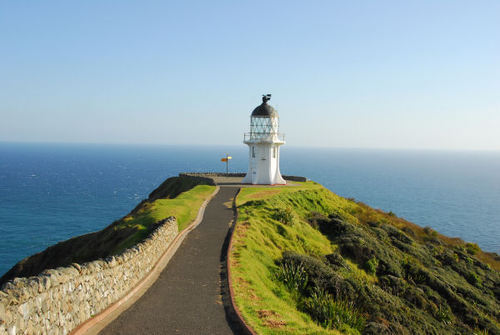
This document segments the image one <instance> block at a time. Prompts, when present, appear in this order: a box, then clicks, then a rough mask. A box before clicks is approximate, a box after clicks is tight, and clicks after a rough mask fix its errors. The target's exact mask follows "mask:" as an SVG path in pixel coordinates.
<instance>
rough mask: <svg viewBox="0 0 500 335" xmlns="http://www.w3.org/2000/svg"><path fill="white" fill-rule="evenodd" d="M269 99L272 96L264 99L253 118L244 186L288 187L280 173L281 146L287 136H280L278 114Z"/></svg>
mask: <svg viewBox="0 0 500 335" xmlns="http://www.w3.org/2000/svg"><path fill="white" fill-rule="evenodd" d="M270 99H271V94H267V95H264V96H262V104H260V105H259V106H257V108H255V109H254V110H253V112H252V115H251V116H250V132H249V133H245V136H244V141H243V142H244V143H245V144H247V145H248V149H249V152H248V173H247V175H246V176H245V178H243V183H247V184H267V185H276V184H286V181H285V179H283V177H281V173H280V146H281V145H283V144H285V135H284V134H280V133H279V115H278V112H277V111H276V110H275V109H274V108H273V107H271V106H270V105H268V104H267V102H268V101H269V100H270Z"/></svg>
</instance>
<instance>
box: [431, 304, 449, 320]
mask: <svg viewBox="0 0 500 335" xmlns="http://www.w3.org/2000/svg"><path fill="white" fill-rule="evenodd" d="M451 315H452V313H451V310H450V308H449V307H448V306H444V307H443V306H442V305H439V307H438V308H437V309H436V311H435V312H434V317H435V318H436V320H438V321H440V322H442V323H444V324H446V325H447V324H450V323H451Z"/></svg>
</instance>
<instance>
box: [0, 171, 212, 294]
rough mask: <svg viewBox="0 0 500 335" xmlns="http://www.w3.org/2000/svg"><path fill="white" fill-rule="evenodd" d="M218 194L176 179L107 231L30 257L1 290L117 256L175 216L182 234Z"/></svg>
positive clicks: (198, 181)
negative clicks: (14, 281) (13, 283)
mask: <svg viewBox="0 0 500 335" xmlns="http://www.w3.org/2000/svg"><path fill="white" fill-rule="evenodd" d="M214 190H215V186H212V185H207V182H206V181H204V180H203V179H201V178H189V177H173V178H169V179H167V180H166V181H165V182H164V183H163V184H162V185H160V187H158V188H157V189H156V190H154V191H153V192H152V193H151V195H150V196H149V198H148V199H146V200H144V201H142V202H141V203H140V204H139V205H138V206H137V207H136V208H135V209H134V210H133V211H132V212H131V213H130V214H128V215H127V216H125V217H123V218H122V219H120V220H118V221H115V222H113V223H112V224H111V225H109V226H108V227H106V228H104V229H103V230H100V231H97V232H94V233H90V234H86V235H82V236H77V237H74V238H71V239H69V240H67V241H63V242H60V243H57V244H55V245H53V246H50V247H49V248H47V249H46V250H44V251H42V252H40V253H38V254H35V255H32V256H29V257H27V258H25V259H23V260H22V261H20V262H19V263H17V264H16V265H15V266H14V267H13V268H12V269H10V270H9V271H8V272H7V273H6V274H5V275H4V276H3V277H2V278H0V286H1V285H2V284H3V283H5V282H6V281H8V280H10V279H12V278H15V277H29V276H33V275H36V274H38V273H40V272H42V271H43V270H45V269H53V268H57V267H59V266H67V265H69V264H71V263H85V262H89V261H92V260H96V259H99V258H105V257H107V256H111V255H116V254H118V253H120V252H121V251H123V250H125V249H126V248H129V247H131V246H133V245H135V244H137V243H138V242H140V241H142V240H143V239H145V238H146V237H147V236H148V235H149V234H150V233H151V231H152V230H154V229H155V223H156V222H158V221H161V220H164V219H166V218H168V217H169V216H175V217H176V218H177V222H178V225H179V231H180V230H182V229H184V228H185V227H186V226H187V225H188V224H189V223H190V222H191V221H193V220H194V218H195V217H196V214H197V212H198V209H199V208H200V206H201V204H202V203H203V201H204V200H205V199H207V198H208V197H209V196H210V194H212V192H213V191H214Z"/></svg>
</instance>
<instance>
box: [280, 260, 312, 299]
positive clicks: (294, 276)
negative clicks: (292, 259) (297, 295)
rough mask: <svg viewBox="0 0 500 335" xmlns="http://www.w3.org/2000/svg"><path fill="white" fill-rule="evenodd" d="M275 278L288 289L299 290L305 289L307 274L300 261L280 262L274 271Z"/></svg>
mask: <svg viewBox="0 0 500 335" xmlns="http://www.w3.org/2000/svg"><path fill="white" fill-rule="evenodd" d="M276 278H278V280H279V281H281V282H282V283H283V284H285V286H286V287H287V288H288V289H289V290H293V291H298V292H301V291H303V290H305V288H306V286H307V282H308V276H307V273H306V271H305V270H304V266H303V265H302V264H300V263H281V264H280V265H279V267H278V270H277V272H276Z"/></svg>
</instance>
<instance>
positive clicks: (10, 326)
mask: <svg viewBox="0 0 500 335" xmlns="http://www.w3.org/2000/svg"><path fill="white" fill-rule="evenodd" d="M177 234H178V228H177V221H176V219H175V218H174V217H170V218H167V219H165V220H163V221H160V222H158V227H157V228H156V229H155V230H154V231H153V232H152V233H151V234H150V236H149V237H148V238H147V239H145V240H144V241H143V242H141V243H139V244H137V245H136V246H134V247H132V248H130V249H127V250H125V251H124V252H123V253H121V254H120V255H117V256H112V257H108V258H106V259H104V260H96V261H93V262H89V263H84V264H81V265H80V264H76V263H74V264H72V265H71V266H69V267H60V268H57V269H51V270H46V271H44V272H42V273H41V274H40V275H38V276H34V277H29V278H15V279H14V280H12V281H10V282H7V283H6V284H5V285H4V286H3V287H2V290H0V335H3V334H9V335H13V334H68V333H69V332H70V331H71V330H72V329H74V328H76V327H77V326H78V325H79V324H81V323H82V322H84V321H86V320H88V319H89V318H91V317H93V316H95V315H97V314H99V313H100V312H101V311H103V310H104V309H106V308H107V307H108V306H110V305H111V304H112V303H114V302H115V301H117V300H118V299H120V298H121V297H123V296H124V295H125V294H127V292H128V291H129V290H131V289H132V288H133V287H135V286H136V285H137V283H138V282H139V281H140V280H141V279H142V278H144V277H145V276H146V275H147V274H148V273H149V272H150V271H151V269H152V268H153V266H154V265H155V264H156V262H157V261H158V259H159V258H160V257H161V256H162V255H163V253H164V252H165V251H166V249H167V248H168V246H169V245H170V243H171V242H172V240H173V239H174V238H175V237H176V236H177Z"/></svg>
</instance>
